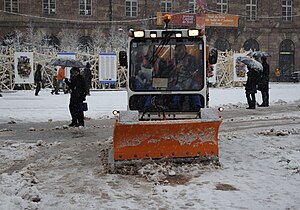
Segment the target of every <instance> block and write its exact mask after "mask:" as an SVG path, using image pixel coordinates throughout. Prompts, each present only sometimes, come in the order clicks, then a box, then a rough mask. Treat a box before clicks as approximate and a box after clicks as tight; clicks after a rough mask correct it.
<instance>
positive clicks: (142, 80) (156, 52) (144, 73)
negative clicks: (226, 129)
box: [113, 29, 221, 162]
mask: <svg viewBox="0 0 300 210" xmlns="http://www.w3.org/2000/svg"><path fill="white" fill-rule="evenodd" d="M208 51H209V50H208V47H207V46H206V39H205V35H204V33H203V30H196V29H195V30H192V29H162V30H137V31H133V30H131V31H130V34H129V44H128V82H127V92H128V108H127V110H124V111H122V110H120V111H119V110H118V111H116V110H115V111H114V114H115V115H116V122H115V126H114V134H113V161H114V162H118V161H133V160H145V159H151V160H153V159H179V158H180V159H182V158H183V159H185V158H201V159H202V158H205V159H208V158H209V159H218V154H219V153H218V130H219V126H220V124H221V118H220V117H219V110H217V109H211V108H208V87H207V68H208V65H211V64H214V63H216V60H217V53H216V51H211V52H210V53H209V52H208Z"/></svg>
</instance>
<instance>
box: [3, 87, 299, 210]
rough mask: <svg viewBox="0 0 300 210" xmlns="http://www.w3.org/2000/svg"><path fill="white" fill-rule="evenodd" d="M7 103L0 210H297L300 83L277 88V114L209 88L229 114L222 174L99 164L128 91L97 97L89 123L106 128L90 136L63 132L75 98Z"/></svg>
mask: <svg viewBox="0 0 300 210" xmlns="http://www.w3.org/2000/svg"><path fill="white" fill-rule="evenodd" d="M2 95H3V97H0V195H1V196H0V209H3V210H4V209H5V210H6V209H46V210H48V209H76V210H77V209H228V210H231V209H251V210H252V209H278V210H281V209H294V210H298V209H300V199H299V198H300V191H299V189H300V84H290V83H287V84H277V83H271V85H270V107H268V108H258V109H256V110H246V109H245V107H246V99H245V94H244V89H243V88H226V89H221V88H220V89H219V88H218V89H214V88H211V89H210V106H212V107H217V106H220V105H222V106H224V107H225V108H226V109H227V112H226V111H225V112H224V117H223V124H222V125H221V129H220V133H219V150H220V163H221V166H218V165H205V166H204V165H201V164H184V165H180V166H175V165H172V164H149V165H146V166H144V167H143V168H140V169H139V171H138V172H139V173H138V174H137V175H121V174H109V173H107V171H106V170H105V169H104V166H103V163H102V162H101V160H97V157H98V155H99V153H100V150H102V149H104V148H107V147H110V146H111V143H112V137H111V134H110V133H109V132H108V133H107V131H108V130H112V124H111V123H110V124H105V123H106V121H105V120H104V119H107V118H110V117H111V116H112V114H111V112H112V110H114V109H117V110H122V109H126V106H127V101H126V97H127V96H126V92H125V91H92V92H91V96H88V97H87V102H88V104H89V111H87V112H86V117H88V118H92V119H95V120H96V121H95V122H96V123H100V121H99V119H103V121H102V120H101V122H102V123H104V124H101V125H100V124H95V125H94V124H93V126H92V124H91V125H90V126H87V128H85V129H84V130H83V131H80V130H72V129H67V128H64V127H62V125H63V124H66V123H67V122H68V121H69V120H70V116H69V112H68V99H69V95H64V94H60V95H51V94H50V90H42V91H41V93H40V96H34V92H33V91H13V92H4V93H2ZM257 99H258V102H259V103H260V102H261V95H260V93H258V94H257ZM58 121H63V122H58ZM98 121H99V122H98ZM33 122H40V126H41V128H37V127H39V124H36V123H33ZM50 122H51V124H50ZM11 123H16V124H11ZM107 123H108V121H107ZM56 125H57V126H56ZM97 129H100V130H101V129H102V130H101V131H100V132H99V133H100V134H99V133H97V134H99V135H102V136H96V137H95V133H96V132H98V131H97ZM18 132H25V133H24V135H23V136H24V138H22V134H20V133H18ZM30 132H32V133H30ZM94 132H95V133H94ZM38 135H42V136H38ZM43 135H45V136H44V138H43ZM18 136H21V137H18ZM36 136H38V137H36ZM69 136H70V137H69ZM49 139H50V140H49ZM99 156H101V155H99ZM33 160H34V161H33ZM101 163H102V165H101Z"/></svg>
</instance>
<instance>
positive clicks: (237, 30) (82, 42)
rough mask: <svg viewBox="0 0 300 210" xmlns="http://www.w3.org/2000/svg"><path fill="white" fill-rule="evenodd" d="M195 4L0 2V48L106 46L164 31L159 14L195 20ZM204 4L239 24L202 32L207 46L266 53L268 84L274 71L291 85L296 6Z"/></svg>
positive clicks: (288, 1)
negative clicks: (135, 33)
mask: <svg viewBox="0 0 300 210" xmlns="http://www.w3.org/2000/svg"><path fill="white" fill-rule="evenodd" d="M197 1H199V0H64V1H58V0H40V1H33V0H22V1H20V0H0V29H1V30H0V43H2V45H13V44H14V43H16V42H18V43H25V44H27V45H41V46H50V47H53V46H54V47H57V48H64V49H65V47H72V45H73V47H77V46H79V47H81V48H82V49H83V50H87V49H88V48H91V49H92V48H93V47H94V46H101V45H105V44H108V42H111V41H112V40H113V39H114V37H124V39H126V31H127V30H128V29H130V28H134V29H145V28H149V29H152V28H158V27H162V26H158V25H157V20H156V17H157V14H158V13H157V12H168V13H171V14H193V13H195V12H196V10H197V7H196V2H197ZM202 1H203V0H202ZM206 2H207V6H206V10H205V11H206V14H221V15H222V14H224V15H228V16H229V17H237V18H238V19H237V20H238V21H237V24H236V25H234V26H230V25H229V26H228V25H226V24H225V25H222V24H221V25H208V26H206V34H207V37H208V44H209V45H211V46H214V47H216V48H218V49H219V50H233V51H240V49H241V48H244V49H245V50H249V49H253V50H262V51H267V52H269V53H270V54H271V57H269V58H268V61H269V63H270V67H271V75H270V76H271V78H272V79H275V78H274V77H275V75H274V72H275V69H276V68H280V70H281V76H280V80H281V81H289V79H290V76H291V74H292V73H293V72H294V71H297V70H298V71H299V70H300V59H299V57H300V56H299V53H296V49H297V48H298V47H299V45H300V43H299V42H300V40H299V38H298V37H299V36H298V34H299V32H300V17H299V14H300V11H299V10H300V0H276V1H274V0H235V1H228V0H210V1H208V0H206ZM173 27H195V25H194V26H193V25H189V26H186V25H184V24H183V25H180V24H177V25H173ZM105 37H108V39H105ZM108 40H110V41H108ZM110 44H111V43H110Z"/></svg>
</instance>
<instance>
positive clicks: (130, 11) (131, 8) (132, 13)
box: [125, 0, 138, 17]
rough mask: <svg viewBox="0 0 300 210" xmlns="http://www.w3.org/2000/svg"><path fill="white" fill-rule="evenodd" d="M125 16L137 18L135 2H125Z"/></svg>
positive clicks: (130, 0) (133, 0)
mask: <svg viewBox="0 0 300 210" xmlns="http://www.w3.org/2000/svg"><path fill="white" fill-rule="evenodd" d="M125 4H126V9H125V10H126V11H125V13H126V16H127V17H136V16H137V9H138V4H137V0H126V2H125Z"/></svg>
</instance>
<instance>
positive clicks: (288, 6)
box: [282, 0, 293, 21]
mask: <svg viewBox="0 0 300 210" xmlns="http://www.w3.org/2000/svg"><path fill="white" fill-rule="evenodd" d="M292 10H293V1H292V0H282V20H284V21H292Z"/></svg>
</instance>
